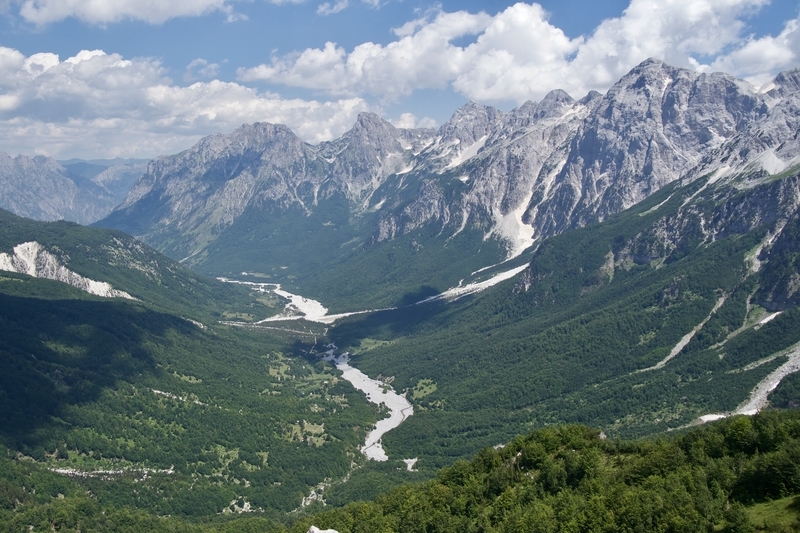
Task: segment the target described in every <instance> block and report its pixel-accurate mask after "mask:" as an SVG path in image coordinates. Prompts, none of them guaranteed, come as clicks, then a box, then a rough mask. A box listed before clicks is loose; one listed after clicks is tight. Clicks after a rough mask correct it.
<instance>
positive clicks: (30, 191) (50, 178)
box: [0, 152, 144, 224]
mask: <svg viewBox="0 0 800 533" xmlns="http://www.w3.org/2000/svg"><path fill="white" fill-rule="evenodd" d="M143 171H144V164H142V163H136V162H134V163H122V164H116V165H105V164H104V165H96V164H87V163H85V162H76V161H69V162H64V164H63V165H62V164H61V163H59V162H58V161H56V160H55V159H53V158H51V157H45V156H35V157H27V156H24V155H19V156H17V157H13V158H12V157H11V156H10V155H8V154H6V153H4V152H0V208H3V209H8V210H10V211H11V212H13V213H15V214H17V215H20V216H24V217H28V218H33V219H36V220H44V221H53V220H70V221H73V222H79V223H81V224H90V223H92V222H94V221H96V220H99V219H100V218H103V217H104V216H106V215H107V214H108V213H109V212H111V210H112V209H113V208H114V207H115V206H116V205H117V204H119V202H121V201H122V200H123V199H124V198H125V196H126V195H127V193H128V191H129V190H130V187H131V186H132V185H133V182H134V181H135V180H137V179H138V178H139V177H140V176H141V174H142V172H143Z"/></svg>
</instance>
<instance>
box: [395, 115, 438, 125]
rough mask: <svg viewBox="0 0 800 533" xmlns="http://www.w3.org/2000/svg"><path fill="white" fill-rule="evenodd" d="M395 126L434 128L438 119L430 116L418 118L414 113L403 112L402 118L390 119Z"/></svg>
mask: <svg viewBox="0 0 800 533" xmlns="http://www.w3.org/2000/svg"><path fill="white" fill-rule="evenodd" d="M389 122H391V123H392V125H393V126H395V127H397V128H433V127H435V126H436V121H435V120H434V119H432V118H430V117H424V118H422V119H421V120H417V117H416V116H415V115H414V114H413V113H402V114H401V115H400V118H398V119H396V120H389Z"/></svg>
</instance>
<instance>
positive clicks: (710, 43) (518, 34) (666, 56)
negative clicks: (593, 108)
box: [238, 0, 800, 103]
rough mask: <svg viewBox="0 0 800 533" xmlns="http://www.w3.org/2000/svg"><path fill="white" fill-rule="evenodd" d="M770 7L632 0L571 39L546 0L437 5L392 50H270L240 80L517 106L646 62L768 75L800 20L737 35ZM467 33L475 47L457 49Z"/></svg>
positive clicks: (754, 1) (790, 57) (793, 51)
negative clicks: (475, 9) (435, 92)
mask: <svg viewBox="0 0 800 533" xmlns="http://www.w3.org/2000/svg"><path fill="white" fill-rule="evenodd" d="M767 2H768V0H632V1H631V3H630V5H629V6H628V8H627V9H626V10H625V11H624V12H623V13H622V15H621V16H620V17H617V18H612V19H607V20H604V21H603V22H602V23H600V25H598V27H597V28H596V29H595V30H594V32H593V33H592V34H591V35H589V36H585V37H579V38H576V39H570V38H568V37H567V36H566V35H565V34H564V32H563V31H562V30H561V29H559V28H557V27H555V26H554V25H552V24H551V23H550V22H549V20H548V14H547V12H546V11H545V10H544V9H543V8H542V7H541V6H540V5H539V4H525V3H518V4H515V5H513V6H510V7H508V8H507V9H505V10H504V11H502V12H500V13H498V14H496V15H494V16H489V15H486V14H485V13H478V14H471V13H467V12H464V11H459V12H455V13H444V12H441V10H439V11H438V12H437V13H435V14H433V15H430V14H429V15H427V16H425V17H423V18H420V19H417V20H412V21H409V22H407V23H406V24H404V25H402V26H400V27H398V28H396V29H395V30H394V33H395V35H396V36H397V39H396V40H394V41H393V42H390V43H389V44H386V45H380V44H375V43H371V42H368V43H363V44H360V45H358V46H356V47H355V48H353V50H352V51H350V52H348V51H347V50H345V49H344V48H342V47H339V46H337V45H336V44H335V43H331V42H328V43H326V44H325V46H324V47H323V48H309V49H306V50H304V51H302V52H298V53H293V54H289V55H286V56H273V57H272V58H271V61H270V62H269V63H265V64H262V65H260V66H257V67H254V68H250V69H240V70H239V71H238V76H239V79H240V80H243V81H254V80H263V81H267V82H270V83H277V84H284V85H288V86H294V87H304V88H309V89H315V90H318V91H325V92H328V93H329V94H334V95H348V96H355V95H372V96H376V97H378V98H379V99H382V100H396V99H398V98H399V97H402V96H405V95H409V94H411V93H412V92H413V91H415V90H418V89H431V88H434V89H446V88H453V89H455V90H456V91H458V92H460V93H461V94H463V95H465V96H467V97H469V98H472V99H476V100H483V101H493V100H495V101H498V100H514V101H516V102H519V103H521V102H523V101H525V100H527V99H534V100H536V99H540V98H541V97H542V96H544V94H546V93H547V92H548V91H550V90H552V89H555V88H562V89H565V90H567V91H568V92H570V93H571V94H573V96H576V97H580V96H583V95H584V94H586V92H588V91H589V90H592V89H595V90H600V91H605V90H606V89H608V87H609V86H610V85H611V84H612V83H614V82H615V81H616V80H618V79H619V78H620V77H621V76H623V75H624V74H625V73H627V72H628V71H629V70H630V69H631V68H633V67H634V66H636V65H637V64H638V63H640V62H641V61H643V60H645V59H647V58H648V57H657V58H660V59H663V60H665V61H666V62H667V63H669V64H672V65H676V66H680V67H686V68H694V69H696V70H701V71H705V70H720V69H721V70H726V71H728V72H729V73H731V74H734V75H736V76H740V77H745V78H748V79H762V78H764V77H771V76H774V75H775V74H776V73H777V72H778V71H779V70H782V69H786V68H790V67H792V66H795V65H796V63H797V61H798V58H800V46H799V45H798V41H800V37H798V26H799V25H800V22H799V21H798V20H794V21H789V22H787V23H786V26H785V29H784V31H783V32H782V33H781V34H780V35H779V36H776V37H764V38H761V39H753V38H752V37H748V36H745V35H743V34H742V33H743V31H744V29H745V27H746V23H745V21H746V19H747V17H748V16H750V15H752V14H754V13H756V12H757V11H758V10H759V9H760V8H761V7H763V6H764V5H765V4H766V3H767ZM471 36H474V38H473V42H471V43H470V44H467V45H461V46H459V45H456V44H453V43H454V42H457V40H459V39H463V38H465V37H471ZM709 58H710V59H709ZM702 61H706V63H703V62H702Z"/></svg>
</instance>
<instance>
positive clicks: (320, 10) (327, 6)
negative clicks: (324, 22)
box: [317, 0, 350, 16]
mask: <svg viewBox="0 0 800 533" xmlns="http://www.w3.org/2000/svg"><path fill="white" fill-rule="evenodd" d="M348 5H350V2H348V0H339V1H338V2H336V3H335V4H331V3H330V2H325V3H324V4H320V5H319V7H317V15H322V16H328V15H334V14H336V13H339V12H340V11H344V10H345V9H347V6H348Z"/></svg>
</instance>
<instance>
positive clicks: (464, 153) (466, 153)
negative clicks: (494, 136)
mask: <svg viewBox="0 0 800 533" xmlns="http://www.w3.org/2000/svg"><path fill="white" fill-rule="evenodd" d="M488 138H489V136H488V135H484V136H483V137H481V138H480V139H478V140H477V141H475V142H474V143H472V144H471V145H469V146H467V147H466V148H464V149H463V150H461V153H460V154H458V155H457V156H455V157H453V159H451V160H450V164H449V165H447V166H446V167H444V170H449V169H451V168H455V167H457V166H458V165H460V164H461V163H463V162H464V161H466V160H467V159H471V158H473V157H475V156H476V155H477V154H478V151H479V150H480V149H481V148H483V146H484V145H485V144H486V139H488Z"/></svg>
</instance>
